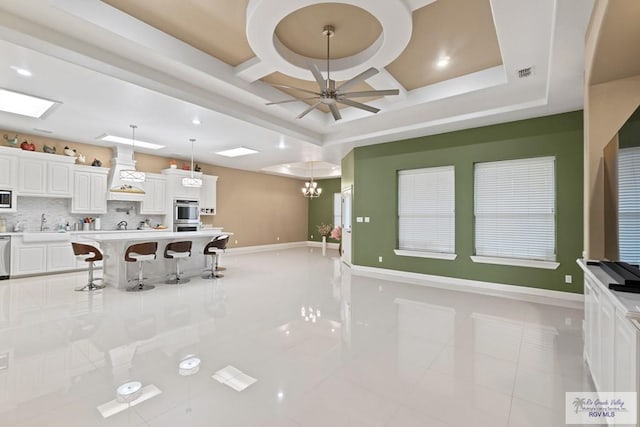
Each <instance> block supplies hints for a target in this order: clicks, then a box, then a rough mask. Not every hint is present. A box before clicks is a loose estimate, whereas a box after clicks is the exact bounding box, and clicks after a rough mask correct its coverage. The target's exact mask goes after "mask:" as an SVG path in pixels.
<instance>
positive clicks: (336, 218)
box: [333, 193, 342, 228]
mask: <svg viewBox="0 0 640 427" xmlns="http://www.w3.org/2000/svg"><path fill="white" fill-rule="evenodd" d="M338 226H342V194H340V193H333V228H336V227H338Z"/></svg>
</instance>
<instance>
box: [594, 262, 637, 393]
mask: <svg viewBox="0 0 640 427" xmlns="http://www.w3.org/2000/svg"><path fill="white" fill-rule="evenodd" d="M612 298H615V297H614V296H613V295H611V291H609V290H608V289H606V288H604V287H603V286H601V285H598V284H597V283H595V282H594V281H593V280H592V279H591V278H590V277H588V276H587V275H586V274H585V283H584V310H585V313H584V317H585V321H584V357H585V360H586V362H587V364H588V365H589V371H590V372H591V377H592V378H593V383H594V384H595V386H596V389H597V390H598V391H601V392H612V391H613V392H638V391H640V377H639V376H638V375H639V374H640V360H639V357H640V348H639V347H638V345H639V343H640V338H639V336H640V325H638V324H637V323H636V322H635V321H633V320H631V319H629V318H627V317H626V316H625V313H624V312H622V311H620V310H619V309H618V308H617V306H616V305H614V303H613V300H612ZM639 403H640V402H639Z"/></svg>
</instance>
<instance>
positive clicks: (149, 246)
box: [124, 242, 158, 292]
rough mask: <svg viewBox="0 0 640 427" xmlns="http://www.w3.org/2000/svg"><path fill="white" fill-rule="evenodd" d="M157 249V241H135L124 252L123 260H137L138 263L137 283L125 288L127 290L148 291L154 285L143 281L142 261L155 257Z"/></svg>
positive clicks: (151, 259)
mask: <svg viewBox="0 0 640 427" xmlns="http://www.w3.org/2000/svg"><path fill="white" fill-rule="evenodd" d="M157 251H158V242H145V243H136V244H134V245H131V246H129V247H128V248H127V250H126V251H125V253H124V260H125V261H126V262H137V263H138V278H137V279H134V280H137V282H138V283H137V285H136V286H132V287H130V288H127V291H128V292H141V291H148V290H151V289H153V288H155V286H153V285H146V284H145V283H144V263H145V262H149V261H153V260H155V259H156V252H157Z"/></svg>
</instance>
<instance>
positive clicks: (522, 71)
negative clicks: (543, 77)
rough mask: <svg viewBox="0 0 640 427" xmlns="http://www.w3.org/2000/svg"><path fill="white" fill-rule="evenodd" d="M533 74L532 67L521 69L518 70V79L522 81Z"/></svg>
mask: <svg viewBox="0 0 640 427" xmlns="http://www.w3.org/2000/svg"><path fill="white" fill-rule="evenodd" d="M532 74H533V67H527V68H521V69H519V70H518V77H519V78H521V79H524V78H525V77H529V76H530V75H532Z"/></svg>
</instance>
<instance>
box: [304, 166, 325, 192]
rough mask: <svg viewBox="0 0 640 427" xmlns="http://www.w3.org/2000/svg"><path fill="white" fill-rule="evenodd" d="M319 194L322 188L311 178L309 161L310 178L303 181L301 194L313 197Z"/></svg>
mask: <svg viewBox="0 0 640 427" xmlns="http://www.w3.org/2000/svg"><path fill="white" fill-rule="evenodd" d="M320 194H322V188H319V187H318V183H317V182H315V181H314V180H313V162H311V179H310V180H309V181H307V182H305V183H304V187H302V195H303V196H304V197H309V198H311V199H313V198H315V197H320Z"/></svg>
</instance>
